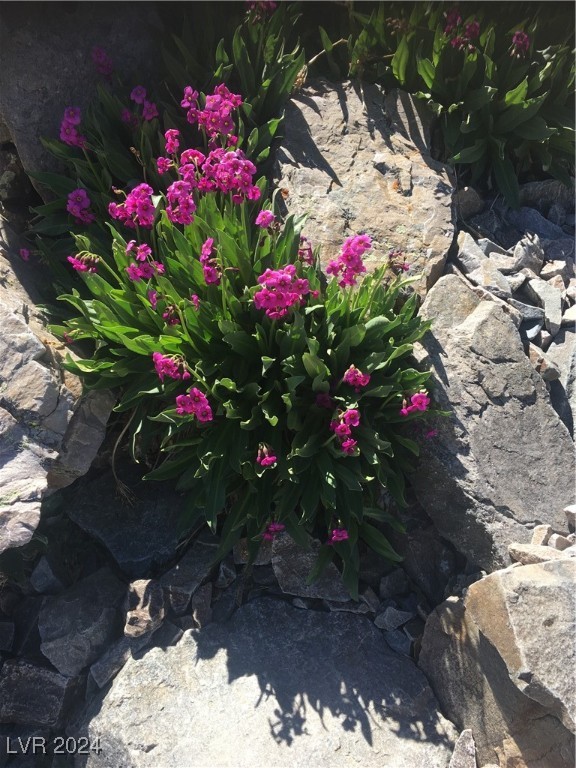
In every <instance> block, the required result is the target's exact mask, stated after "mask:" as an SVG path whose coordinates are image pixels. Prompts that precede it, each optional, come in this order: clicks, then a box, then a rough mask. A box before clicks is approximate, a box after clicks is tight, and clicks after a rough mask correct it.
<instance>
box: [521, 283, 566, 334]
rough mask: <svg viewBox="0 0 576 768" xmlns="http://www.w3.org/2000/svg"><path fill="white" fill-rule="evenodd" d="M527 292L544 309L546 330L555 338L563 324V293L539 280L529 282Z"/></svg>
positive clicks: (526, 286) (526, 287)
mask: <svg viewBox="0 0 576 768" xmlns="http://www.w3.org/2000/svg"><path fill="white" fill-rule="evenodd" d="M525 290H526V293H527V294H528V296H529V297H530V298H531V299H532V300H533V301H536V302H538V304H540V306H541V307H542V308H543V309H544V316H545V319H544V322H545V325H546V328H547V329H548V331H549V332H550V333H551V334H552V336H555V335H556V334H557V333H558V331H559V330H560V326H561V324H562V292H561V291H559V290H558V289H557V288H554V287H553V286H552V285H550V283H549V282H546V280H540V279H539V278H536V279H535V280H528V282H527V283H526V285H525Z"/></svg>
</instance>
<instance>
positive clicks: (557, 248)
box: [542, 237, 574, 261]
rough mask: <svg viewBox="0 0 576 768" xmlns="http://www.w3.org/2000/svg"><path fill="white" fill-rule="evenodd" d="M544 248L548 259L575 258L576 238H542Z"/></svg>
mask: <svg viewBox="0 0 576 768" xmlns="http://www.w3.org/2000/svg"><path fill="white" fill-rule="evenodd" d="M542 249H543V251H544V255H545V257H546V259H547V260H548V261H565V260H567V259H573V258H574V238H573V237H561V238H560V239H559V240H542Z"/></svg>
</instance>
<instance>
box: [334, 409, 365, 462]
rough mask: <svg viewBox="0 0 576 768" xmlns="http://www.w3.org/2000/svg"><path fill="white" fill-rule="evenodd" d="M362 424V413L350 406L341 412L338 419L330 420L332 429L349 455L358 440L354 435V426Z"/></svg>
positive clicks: (341, 446) (354, 448)
mask: <svg viewBox="0 0 576 768" xmlns="http://www.w3.org/2000/svg"><path fill="white" fill-rule="evenodd" d="M359 425H360V413H359V412H358V411H357V410H356V408H349V409H348V410H346V411H342V412H341V413H340V414H339V417H338V419H334V420H333V421H331V422H330V429H331V430H332V432H334V434H335V435H336V437H337V438H338V439H339V440H340V448H342V450H343V451H344V453H347V454H348V455H350V454H352V453H354V451H355V450H356V446H357V445H358V441H357V440H354V439H353V437H352V427H357V426H359Z"/></svg>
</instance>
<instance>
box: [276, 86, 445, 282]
mask: <svg viewBox="0 0 576 768" xmlns="http://www.w3.org/2000/svg"><path fill="white" fill-rule="evenodd" d="M403 99H404V100H406V102H409V104H410V106H409V108H408V107H407V108H406V110H405V114H409V112H410V111H411V112H412V114H415V113H416V111H417V109H415V106H414V105H415V102H416V101H417V100H414V99H413V98H412V97H409V96H407V95H406V94H402V93H401V92H392V93H390V94H388V95H386V96H384V93H383V91H382V90H381V89H380V87H379V86H376V85H367V84H363V86H362V91H361V92H360V90H359V89H358V88H357V86H356V85H355V84H353V83H350V82H345V83H336V84H332V83H328V82H326V81H322V80H318V81H315V82H314V83H311V84H310V86H309V87H306V88H305V89H304V90H302V91H300V92H299V93H298V95H297V96H295V97H294V99H293V100H292V101H291V102H290V103H289V104H288V106H287V108H286V117H285V122H284V139H283V141H282V144H281V146H280V147H279V149H278V151H277V158H276V167H275V183H276V184H277V186H279V187H281V188H283V189H285V190H287V194H288V196H287V199H286V205H287V208H288V211H289V212H290V213H294V214H302V213H307V214H309V217H308V220H307V229H306V230H305V234H306V232H308V233H309V234H310V236H311V238H312V240H313V242H314V244H318V245H322V246H323V248H322V252H323V254H324V258H325V259H326V260H328V259H332V258H334V257H335V256H336V255H337V253H338V252H339V250H340V248H341V245H342V243H343V241H344V239H345V238H346V237H347V236H349V235H350V234H352V233H356V232H365V233H367V234H368V235H370V236H371V237H372V238H373V248H372V250H371V251H370V252H368V254H367V255H366V259H365V263H366V266H367V268H368V269H369V270H372V269H373V268H374V267H375V266H377V265H379V264H382V263H383V262H384V261H385V260H386V258H387V254H388V252H389V250H390V249H392V248H400V249H401V250H402V251H404V252H405V253H406V256H407V258H409V261H410V264H411V273H412V274H422V275H423V276H424V279H423V281H422V283H420V284H419V285H418V288H417V290H422V291H425V290H426V289H428V288H429V287H430V286H431V285H432V284H433V283H434V282H435V281H436V280H437V279H438V278H439V277H440V275H441V274H442V268H443V266H444V263H445V261H446V254H447V252H448V248H449V247H450V244H451V241H452V237H453V232H454V227H453V223H452V206H451V196H452V192H453V186H452V181H451V178H450V176H449V175H448V174H449V171H448V170H447V167H446V166H444V165H442V164H440V163H438V162H437V161H435V160H433V159H432V158H431V157H430V154H429V152H428V150H427V148H426V146H425V142H423V141H420V142H417V143H415V142H414V138H410V137H409V134H408V133H407V131H406V130H405V128H404V126H403V119H402V118H398V121H397V122H395V116H396V115H398V103H399V101H402V100H403ZM400 111H401V110H400Z"/></svg>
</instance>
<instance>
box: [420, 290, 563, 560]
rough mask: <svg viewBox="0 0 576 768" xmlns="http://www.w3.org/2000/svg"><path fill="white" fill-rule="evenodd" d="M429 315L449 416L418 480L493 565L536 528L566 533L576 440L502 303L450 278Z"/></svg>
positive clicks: (428, 340)
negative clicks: (552, 403)
mask: <svg viewBox="0 0 576 768" xmlns="http://www.w3.org/2000/svg"><path fill="white" fill-rule="evenodd" d="M421 315H422V317H423V318H424V319H428V320H432V322H433V324H432V331H431V332H430V333H428V334H427V335H426V337H425V338H424V339H423V345H422V348H421V349H420V350H419V353H418V354H419V358H420V359H421V361H422V362H423V363H426V364H429V365H430V366H431V367H432V369H433V372H434V378H433V391H434V397H435V400H436V402H437V404H438V406H439V407H440V408H442V409H444V410H446V411H448V412H449V416H448V417H447V418H441V419H439V425H438V437H437V439H436V440H435V441H429V443H428V444H427V445H425V446H423V449H422V459H421V462H420V465H419V468H418V471H417V472H416V473H414V476H413V479H412V482H413V486H414V489H415V491H416V495H417V496H418V499H419V501H420V503H421V504H422V506H423V507H424V509H425V510H426V512H427V513H428V515H429V516H430V517H431V518H432V520H433V522H434V523H435V524H436V526H437V528H438V530H439V531H440V533H441V535H442V536H444V537H445V538H446V539H448V540H449V541H451V542H452V543H453V544H454V546H455V547H456V548H457V549H458V550H459V551H460V552H461V553H462V554H464V555H465V556H466V557H467V558H468V559H469V560H470V561H471V562H472V563H474V564H476V565H478V566H480V567H481V568H483V569H484V570H486V571H493V570H496V569H498V568H501V567H502V566H506V565H508V564H509V562H510V560H509V557H508V551H507V548H508V544H509V543H510V542H511V541H518V542H520V543H523V542H529V541H530V538H531V531H532V529H533V528H534V526H535V525H538V524H543V523H548V524H550V525H551V526H552V527H553V528H555V529H558V530H562V529H563V526H564V514H563V512H562V509H563V508H564V507H565V506H566V505H567V504H569V503H570V502H571V501H572V499H573V495H574V473H575V453H574V443H573V442H572V439H571V437H570V435H569V433H568V431H567V429H566V427H565V425H564V424H563V423H562V422H561V421H560V419H559V417H558V415H557V413H556V412H555V411H554V409H553V408H552V406H551V405H550V400H549V396H548V393H547V391H546V387H545V384H544V382H543V380H542V377H541V376H540V375H539V374H538V373H537V372H536V371H535V370H534V369H533V368H532V366H531V364H530V361H529V359H528V358H527V357H526V355H525V354H524V350H523V348H522V343H521V341H520V337H519V335H518V331H517V329H516V327H515V325H514V323H513V322H512V320H511V319H510V318H509V317H508V316H507V315H506V314H505V312H504V310H503V309H502V306H501V304H500V303H498V302H497V301H492V300H490V299H484V298H481V297H480V296H479V295H478V293H476V292H475V291H474V290H473V289H472V288H471V287H470V286H469V284H467V283H466V282H465V280H464V279H461V278H460V277H458V276H457V275H446V276H444V277H442V278H441V279H440V280H439V281H438V283H437V284H436V285H435V286H434V288H433V289H432V290H431V291H430V292H429V294H428V296H427V298H426V301H425V302H424V304H423V306H422V308H421Z"/></svg>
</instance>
